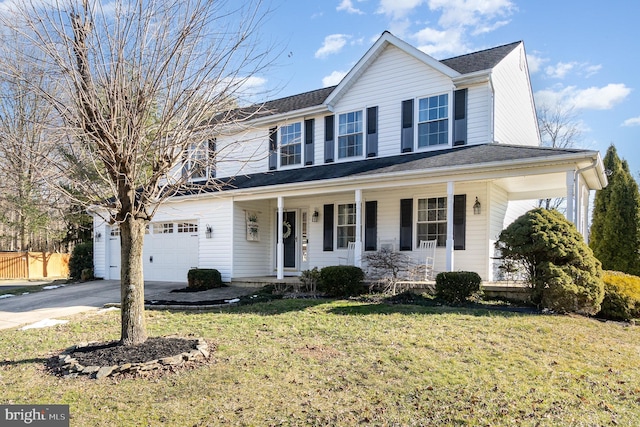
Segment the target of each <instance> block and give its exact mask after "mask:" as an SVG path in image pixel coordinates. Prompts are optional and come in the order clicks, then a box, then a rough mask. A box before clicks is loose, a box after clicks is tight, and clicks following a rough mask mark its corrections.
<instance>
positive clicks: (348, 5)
mask: <svg viewBox="0 0 640 427" xmlns="http://www.w3.org/2000/svg"><path fill="white" fill-rule="evenodd" d="M336 10H337V11H338V12H340V11H342V10H344V11H345V12H347V13H355V14H357V15H363V14H364V12H363V11H361V10H360V9H358V8H355V7H353V2H352V1H351V0H342V1H341V2H340V4H339V5H338V7H336Z"/></svg>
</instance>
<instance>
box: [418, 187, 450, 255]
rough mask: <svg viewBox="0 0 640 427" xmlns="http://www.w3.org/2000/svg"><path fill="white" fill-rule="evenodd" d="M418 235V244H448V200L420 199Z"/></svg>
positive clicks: (443, 198)
mask: <svg viewBox="0 0 640 427" xmlns="http://www.w3.org/2000/svg"><path fill="white" fill-rule="evenodd" d="M417 227H418V235H417V239H416V243H417V244H419V243H420V241H421V240H437V241H438V243H437V245H438V246H446V243H447V198H446V197H431V198H428V199H418V221H417Z"/></svg>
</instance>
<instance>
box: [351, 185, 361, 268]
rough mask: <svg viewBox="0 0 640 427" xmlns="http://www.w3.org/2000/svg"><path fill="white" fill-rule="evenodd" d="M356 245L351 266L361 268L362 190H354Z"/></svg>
mask: <svg viewBox="0 0 640 427" xmlns="http://www.w3.org/2000/svg"><path fill="white" fill-rule="evenodd" d="M355 243H356V245H355V248H354V253H353V265H355V266H356V267H362V190H356V242H355Z"/></svg>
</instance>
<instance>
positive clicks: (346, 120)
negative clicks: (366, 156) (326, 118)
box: [338, 111, 363, 159]
mask: <svg viewBox="0 0 640 427" xmlns="http://www.w3.org/2000/svg"><path fill="white" fill-rule="evenodd" d="M362 140H363V138H362V111H353V112H351V113H345V114H340V115H339V116H338V158H341V159H342V158H345V157H356V156H362Z"/></svg>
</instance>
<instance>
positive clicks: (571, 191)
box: [566, 171, 576, 224]
mask: <svg viewBox="0 0 640 427" xmlns="http://www.w3.org/2000/svg"><path fill="white" fill-rule="evenodd" d="M566 181H567V219H568V220H569V221H571V222H573V223H574V224H575V223H576V217H575V213H574V211H575V206H576V200H575V180H574V173H573V171H567V178H566Z"/></svg>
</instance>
